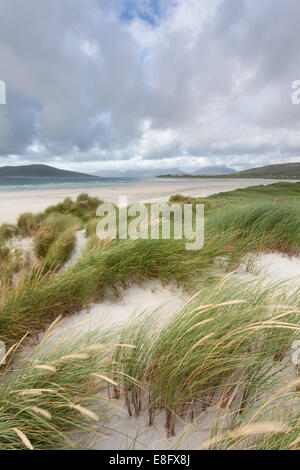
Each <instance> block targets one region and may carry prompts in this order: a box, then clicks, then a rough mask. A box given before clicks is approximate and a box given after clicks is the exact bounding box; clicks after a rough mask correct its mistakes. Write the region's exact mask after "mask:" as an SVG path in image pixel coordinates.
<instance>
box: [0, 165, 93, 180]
mask: <svg viewBox="0 0 300 470" xmlns="http://www.w3.org/2000/svg"><path fill="white" fill-rule="evenodd" d="M51 177H52V178H97V177H96V176H95V175H89V174H87V173H79V172H77V171H69V170H61V169H59V168H55V167H52V166H49V165H43V164H32V165H18V166H2V167H0V178H51Z"/></svg>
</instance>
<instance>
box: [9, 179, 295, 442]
mask: <svg viewBox="0 0 300 470" xmlns="http://www.w3.org/2000/svg"><path fill="white" fill-rule="evenodd" d="M299 198H300V185H299V184H297V183H296V184H291V183H277V184H274V185H270V186H267V187H265V186H256V187H251V188H246V189H241V190H237V191H232V192H228V193H221V194H218V195H214V196H210V197H208V198H186V197H183V196H180V195H175V196H173V197H172V198H171V199H170V202H176V203H179V204H192V205H193V207H194V208H195V205H196V204H203V203H204V205H205V213H206V218H205V245H204V247H203V249H202V250H200V251H195V252H194V251H187V250H186V249H185V240H172V239H171V240H136V241H134V240H119V239H118V238H117V239H116V240H113V241H108V240H99V239H98V238H97V237H96V234H95V231H96V225H97V222H98V219H97V218H95V211H96V207H97V206H98V205H99V203H101V201H98V200H97V199H94V198H89V197H88V195H81V196H79V197H78V198H77V200H76V201H75V202H73V201H72V200H70V199H66V200H65V201H63V203H61V204H58V205H57V206H53V207H51V208H48V209H47V210H46V211H45V212H44V213H43V214H39V215H38V216H34V215H33V214H24V215H22V216H21V217H20V218H19V221H18V224H17V228H14V227H13V226H12V227H11V226H2V228H1V229H0V235H1V237H2V238H3V242H2V244H1V247H2V248H1V250H3V251H2V255H1V256H2V262H3V267H4V266H5V265H6V264H9V263H7V261H8V258H7V256H9V252H7V249H6V248H5V244H4V242H5V240H7V239H9V238H11V237H12V236H15V234H16V233H18V234H20V235H21V236H27V235H35V250H36V254H37V255H38V257H39V259H40V260H41V264H40V266H39V267H38V268H35V269H34V270H32V271H29V272H27V273H24V276H23V277H22V278H21V280H20V281H19V282H18V284H17V285H15V286H13V287H11V288H9V289H6V290H5V289H4V290H3V292H2V298H1V302H0V340H2V341H5V343H6V344H7V346H8V347H9V346H11V345H13V344H15V343H16V342H18V341H20V340H21V338H22V337H23V336H24V335H26V334H27V333H29V334H32V333H35V332H38V331H40V330H41V328H43V327H46V326H47V325H48V324H49V323H50V322H51V321H53V320H54V319H55V318H56V317H57V316H58V315H62V316H67V315H71V314H74V313H76V312H78V311H79V310H80V309H81V308H82V307H85V306H88V305H89V304H90V303H91V302H94V301H99V300H100V299H101V297H102V295H103V294H104V293H105V292H106V291H107V289H109V288H116V289H117V288H118V287H119V286H121V285H122V286H125V287H126V286H127V285H129V284H130V283H132V282H138V283H141V282H143V281H145V280H148V279H151V278H157V279H160V280H161V281H162V282H163V283H168V282H169V281H175V282H176V283H178V284H181V285H183V286H185V287H186V289H190V291H191V292H193V291H195V289H196V288H198V289H199V288H201V292H200V293H199V294H198V295H197V296H196V297H195V298H194V299H193V301H192V302H190V303H189V304H188V305H187V306H186V307H185V308H184V309H183V310H182V311H181V312H180V313H179V314H177V315H175V316H173V317H172V319H171V320H170V321H169V322H168V323H167V324H166V325H162V326H160V327H159V326H157V325H158V324H157V320H158V316H157V313H155V314H154V315H153V316H150V317H149V316H147V315H146V316H141V317H139V318H135V319H132V320H131V321H130V322H129V323H128V324H127V325H126V326H125V327H124V328H123V329H122V330H121V331H120V334H119V338H120V339H119V341H120V342H121V343H126V344H129V345H133V346H135V348H130V347H127V348H123V347H118V346H116V348H115V349H114V351H113V352H112V356H106V359H107V358H108V357H109V358H112V364H111V365H110V366H109V369H108V370H104V372H103V370H102V369H101V370H102V372H103V373H108V374H110V375H109V377H111V378H112V379H113V380H114V381H115V382H116V383H118V385H117V386H114V387H112V388H113V394H114V396H115V397H119V396H121V397H123V398H124V399H125V402H126V404H127V408H128V411H129V413H130V414H134V413H135V414H139V413H140V412H141V407H142V406H144V405H143V403H144V401H145V400H146V403H148V405H147V406H148V408H149V422H150V423H152V422H154V420H155V415H156V413H158V412H159V411H161V410H165V412H166V427H167V430H168V433H169V435H174V434H175V433H176V422H177V420H178V418H180V416H182V415H183V414H185V415H188V416H189V417H190V419H192V420H193V419H194V418H195V416H196V413H197V410H198V409H199V406H200V407H202V411H203V412H205V410H206V409H207V407H209V406H211V405H212V404H213V403H214V400H215V398H216V397H217V400H218V403H219V407H220V408H221V409H224V408H225V409H229V408H230V420H229V421H228V422H226V423H225V425H224V423H222V425H219V426H217V427H216V428H215V429H214V432H213V434H212V436H211V437H212V438H215V440H212V441H210V442H209V443H208V447H209V448H239V447H243V446H244V447H245V448H250V447H251V446H253V439H254V438H253V434H251V433H250V431H251V429H252V431H253V428H251V427H250V428H247V429H248V431H247V430H246V431H245V429H244V430H243V429H242V428H243V426H245V425H250V424H253V423H254V424H257V423H263V422H267V421H270V419H271V421H272V420H273V421H274V420H275V418H276V416H277V417H278V411H277V410H276V406H273V407H272V406H270V407H269V406H266V407H265V408H264V407H262V405H261V403H262V402H260V400H264V399H263V395H264V394H265V393H266V392H268V391H270V392H271V391H273V390H274V389H276V387H277V386H278V384H279V382H280V380H281V378H282V375H281V374H282V372H283V371H284V370H285V369H286V368H287V367H289V366H290V355H289V354H290V352H289V351H290V348H291V343H292V341H293V339H294V338H298V336H299V334H298V329H299V326H298V324H299V321H298V317H299V308H300V291H299V290H296V291H295V292H293V294H292V295H291V294H290V293H284V292H285V290H284V288H283V286H281V285H278V286H275V287H273V288H271V287H270V288H265V287H262V286H260V285H258V284H250V285H248V286H247V285H244V284H242V283H239V282H237V281H236V282H234V281H226V282H225V281H223V282H221V283H219V280H220V278H221V277H222V276H223V275H224V267H223V268H222V267H220V264H219V262H218V260H219V259H220V258H221V259H222V260H226V262H227V267H226V269H227V270H228V271H229V270H231V269H233V268H235V267H236V266H237V265H238V264H239V263H240V262H241V261H242V259H243V257H244V256H245V255H246V254H248V253H251V252H261V251H280V252H283V253H287V254H289V255H292V254H298V253H299V248H300V242H299V240H300V237H299V235H300V212H299V209H298V200H299ZM79 228H85V230H86V234H87V237H88V242H87V247H86V250H85V253H84V256H83V257H82V259H80V260H79V261H78V262H77V263H76V264H75V265H74V266H72V267H71V268H69V269H68V270H67V271H65V272H58V270H59V268H60V267H61V266H63V264H64V263H65V262H66V260H67V259H68V258H69V257H70V255H71V253H72V249H73V247H74V243H75V233H76V230H78V229H79ZM1 237H0V238H1ZM0 254H1V253H0ZM6 258H7V259H6ZM0 268H1V265H0ZM274 305H278V307H274ZM271 306H273V307H271ZM285 306H288V308H286V307H285ZM99 341H100V340H99ZM103 341H104V340H103ZM72 344H73V343H72V342H71V346H70V347H75V346H74V344H73V345H72ZM68 347H69V346H68ZM76 347H77V346H76ZM52 359H53V358H52ZM52 359H51V361H52ZM48 360H50V359H47V361H48ZM55 360H56V359H55V358H54V359H53V361H55ZM98 360H99V358H97V361H98ZM107 360H108V359H107ZM45 361H46V359H45ZM91 364H92V366H93V364H94V363H93V361H92V362H91ZM72 367H73V368H72ZM72 367H71V366H70V371H69V370H66V371H64V374H65V379H64V378H63V377H62V373H61V374H60V375H59V379H57V380H59V382H58V383H59V386H62V387H63V388H65V389H66V390H67V391H69V385H70V381H71V376H72V374H73V375H74V376H76V377H78V381H79V383H78V384H77V383H75V382H76V381H74V384H73V383H72V386H71V385H70V391H71V395H70V398H68V399H69V400H74V397H75V395H76V394H77V393H78V400H79V401H78V403H85V402H86V401H85V400H86V399H88V400H89V397H90V396H94V395H93V393H94V388H93V387H92V392H93V393H91V395H90V390H89V381H88V380H87V375H86V373H85V372H84V371H83V369H82V368H81V367H80V366H78V364H77V365H76V367H78V368H77V369H76V367H75V366H74V365H72ZM22 370H24V371H25V370H26V371H27V368H24V367H23V369H22ZM59 370H60V369H59ZM87 370H91V369H89V368H87ZM62 371H63V369H62ZM24 374H25V375H24V377H25V378H26V383H24V384H23V382H22V380H23V379H24V377H21V376H19V375H18V374H15V373H14V374H12V376H11V378H10V379H9V380H11V381H13V380H14V377H15V380H16V381H17V382H16V383H17V384H18V387H19V388H20V387H21V384H22V387H23V385H24V388H25V386H26V387H29V388H43V387H45V388H52V387H50V385H49V384H50V378H49V377H48V378H47V377H46V381H45V382H43V384H44V385H41V383H42V382H41V380H44V379H45V377H42V376H40V374H36V371H34V372H33V369H32V365H31V366H30V367H28V376H27V375H26V374H27V372H26V373H25V372H24ZM21 375H22V374H21ZM81 375H82V382H81V381H80V377H79V376H81ZM9 380H8V381H7V383H10V389H12V385H11V382H9ZM18 380H20V382H18ZM64 380H65V382H64ZM51 381H52V379H51ZM68 381H69V385H68ZM55 383H57V382H55ZM81 386H82V387H83V388H81ZM7 387H8V386H7ZM77 387H78V388H77ZM83 389H84V390H83ZM2 392H3V394H2ZM284 393H288V397H289V398H290V399H291V400H293V399H294V398H295V393H294V390H292V391H289V392H284ZM1 394H2V395H1ZM7 394H8V388H6V382H5V385H4V387H2V388H0V410H1V411H0V441H1V442H2V441H3V442H4V444H3V446H4V447H3V448H22V446H24V444H23V443H22V441H20V438H19V436H18V435H17V434H16V432H15V431H12V429H13V428H18V429H21V430H23V431H24V434H26V436H27V435H28V436H27V437H28V438H29V440H30V442H32V443H33V445H34V447H36V448H53V447H55V446H59V445H61V442H62V440H61V437H62V436H65V432H66V430H68V429H70V428H72V427H74V426H77V425H78V421H76V419H75V421H74V420H73V416H74V414H73V413H74V409H68V410H67V409H66V406H65V403H66V396H65V395H64V397H63V398H61V397H60V398H58V397H56V398H55V400H58V401H57V404H58V408H59V410H60V411H59V412H58V415H57V416H58V418H57V421H55V423H54V424H53V426H54V428H53V429H54V430H55V432H54V431H53V434H52V433H50V434H47V433H48V432H49V428H47V426H48V424H47V425H46V424H45V423H44V424H43V425H45V426H46V427H45V428H43V427H42V431H36V429H38V427H37V426H38V425H37V421H36V416H35V415H33V414H32V410H31V411H30V413H29V414H28V413H27V411H26V410H25V408H24V403H23V402H22V400H21V401H20V402H18V400H17V395H16V397H15V398H14V399H13V400H12V403H10V400H8V398H7V397H8V395H7ZM42 398H43V396H42ZM42 398H41V401H40V402H39V401H37V403H38V404H36V405H35V406H38V407H39V406H40V407H41V408H43V406H44V407H45V409H46V410H49V408H48V406H50V401H51V400H50V398H49V396H48V397H47V399H45V402H43V400H42ZM39 399H40V397H38V400H39ZM68 399H67V402H68ZM47 400H48V401H47ZM60 400H61V401H60ZM47 403H48V404H47ZM55 403H56V401H55ZM68 403H69V402H68ZM2 406H4V408H2ZM11 406H12V407H11ZM10 407H11V408H10ZM3 409H4V410H5V411H4V418H3V419H2V414H1V413H2V411H3ZM24 410H25V411H24ZM52 411H53V410H52ZM5 413H6V414H5ZM272 413H273V414H272ZM274 416H275V418H274ZM20 417H21V418H22V419H21V418H20ZM298 418H299V416H298V414H297V413H295V412H291V416H290V415H286V416H285V419H286V421H287V422H288V426H289V431H288V432H287V431H284V432H268V431H267V430H266V432H265V433H264V437H263V438H261V436H260V435H255V446H256V447H257V448H266V449H269V448H278V449H282V448H285V449H286V448H288V447H289V446H292V447H293V448H297V447H299V444H298V443H297V439H298V436H299V431H300V429H299V426H298V421H297V420H298ZM18 419H20V421H18ZM38 419H39V420H40V419H41V417H40V416H39V417H38ZM4 421H7V422H8V425H7V426H6V427H4V425H3V427H2V428H1V423H3V422H4ZM42 421H43V422H44V421H45V419H43V420H42ZM63 423H64V424H63ZM51 425H52V424H51ZM1 429H2V430H5V431H3V432H2V431H1ZM266 429H267V428H266ZM1 432H2V434H1ZM247 432H248V434H247ZM55 433H57V434H58V437H57V439H56V437H54V434H55ZM258 434H259V433H258ZM5 435H6V436H7V437H5V438H4V437H3V439H4V440H3V439H2V436H5ZM47 435H48V437H47ZM295 442H296V443H295Z"/></svg>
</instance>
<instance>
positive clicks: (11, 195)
mask: <svg viewBox="0 0 300 470" xmlns="http://www.w3.org/2000/svg"><path fill="white" fill-rule="evenodd" d="M280 181H282V180H270V179H267V180H259V181H258V180H251V179H249V180H248V179H247V180H244V179H243V180H237V179H229V178H228V179H226V180H225V179H223V180H212V181H210V178H207V179H206V180H205V179H202V180H201V182H200V181H199V184H193V185H189V184H188V183H182V184H178V183H174V184H170V183H168V184H167V183H163V182H162V183H161V184H157V185H155V186H153V185H152V186H151V185H146V184H145V185H144V186H142V185H141V186H138V185H137V186H125V185H121V184H120V186H118V187H115V186H113V187H96V188H95V187H94V188H89V187H88V188H72V189H70V188H68V189H67V188H64V189H62V188H61V189H46V190H42V189H40V190H30V191H3V192H0V224H2V223H5V222H6V223H15V222H16V220H17V218H18V216H19V215H20V214H22V213H24V212H33V213H37V212H40V211H43V210H45V209H46V208H47V207H49V206H50V205H53V204H57V203H58V202H61V201H62V200H63V199H65V198H66V197H71V198H73V199H74V198H76V197H77V196H78V194H81V193H88V194H89V195H90V196H93V197H98V198H99V199H102V200H104V201H105V202H112V203H115V204H117V203H118V201H119V197H120V196H127V198H128V203H129V204H132V203H134V202H165V201H167V200H168V199H169V197H170V196H172V195H173V194H178V193H180V194H182V195H184V196H193V197H207V196H210V195H212V194H216V193H220V192H227V191H232V190H235V189H239V188H247V187H250V186H256V185H259V184H260V185H264V186H265V185H269V184H272V183H276V182H280ZM284 181H285V182H288V181H287V180H284ZM291 182H295V181H291Z"/></svg>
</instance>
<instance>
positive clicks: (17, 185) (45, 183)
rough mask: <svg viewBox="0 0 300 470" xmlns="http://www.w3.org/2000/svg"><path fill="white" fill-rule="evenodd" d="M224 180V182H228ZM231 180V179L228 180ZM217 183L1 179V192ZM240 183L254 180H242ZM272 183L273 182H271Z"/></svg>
mask: <svg viewBox="0 0 300 470" xmlns="http://www.w3.org/2000/svg"><path fill="white" fill-rule="evenodd" d="M226 180H227V178H226V179H222V181H226ZM228 180H230V178H228ZM213 181H214V182H216V179H212V178H203V179H202V178H199V179H192V178H178V179H175V178H101V179H100V178H99V179H91V178H0V192H4V191H5V192H6V191H32V190H43V189H44V190H46V189H73V188H74V189H76V188H99V187H100V188H103V189H105V188H107V189H112V188H114V187H116V188H117V187H129V186H152V185H159V184H172V185H177V184H178V185H182V184H187V185H190V186H193V185H195V184H197V185H203V186H205V184H208V183H211V182H213ZM239 181H251V183H252V184H253V182H254V180H253V179H251V180H247V179H242V180H239ZM256 181H257V184H261V183H262V180H256ZM269 182H270V183H272V181H271V180H269Z"/></svg>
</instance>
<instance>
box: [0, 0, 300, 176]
mask: <svg viewBox="0 0 300 470" xmlns="http://www.w3.org/2000/svg"><path fill="white" fill-rule="evenodd" d="M0 12H1V14H0V80H2V81H4V82H5V84H6V104H5V105H3V104H0V165H1V166H2V165H18V164H28V163H44V164H49V165H53V166H56V167H58V168H65V169H70V170H78V171H85V172H96V171H99V170H101V169H110V170H111V169H118V170H123V169H139V168H147V169H150V168H164V169H168V168H180V169H184V170H193V169H198V168H201V167H203V166H207V165H210V166H211V165H226V166H229V167H231V168H234V169H237V170H239V169H243V168H249V167H254V166H262V165H265V164H271V163H284V162H291V161H300V105H299V106H297V105H295V104H292V100H291V94H292V90H291V85H292V82H293V81H294V80H299V79H300V45H299V18H300V2H299V0H284V1H282V0H51V1H47V2H46V1H41V0H26V1H24V0H0Z"/></svg>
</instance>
